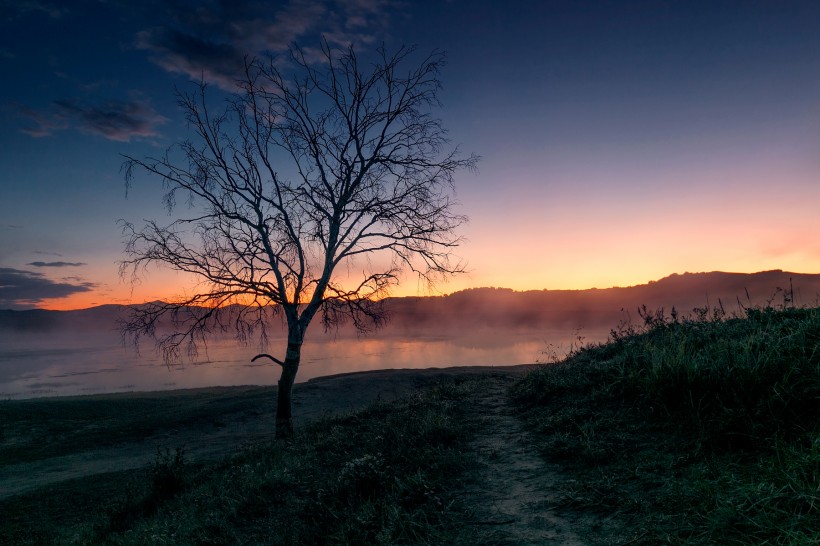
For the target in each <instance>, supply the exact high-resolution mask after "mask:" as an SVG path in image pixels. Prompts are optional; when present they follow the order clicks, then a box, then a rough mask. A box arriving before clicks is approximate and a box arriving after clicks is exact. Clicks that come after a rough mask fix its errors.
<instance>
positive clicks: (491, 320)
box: [0, 270, 820, 335]
mask: <svg viewBox="0 0 820 546" xmlns="http://www.w3.org/2000/svg"><path fill="white" fill-rule="evenodd" d="M792 291H793V294H794V300H795V303H796V304H797V305H820V303H818V302H820V274H803V273H790V272H787V271H780V270H775V271H763V272H760V273H751V274H746V273H723V272H711V273H683V274H674V275H670V276H668V277H664V278H663V279H660V280H657V281H652V282H649V283H647V284H640V285H636V286H629V287H615V288H603V289H596V288H593V289H588V290H530V291H524V292H516V291H513V290H510V289H506V288H474V289H469V290H462V291H460V292H455V293H453V294H450V295H448V296H434V297H404V298H389V299H387V300H385V307H386V309H387V311H388V313H389V316H390V321H389V323H388V326H387V327H386V328H385V329H384V330H383V331H382V332H381V333H380V335H391V334H400V333H406V332H411V333H431V332H432V333H440V334H442V335H446V334H448V333H450V332H452V331H454V330H462V329H469V330H476V329H482V328H490V329H500V328H505V329H509V328H526V329H573V328H579V327H580V328H586V329H591V328H599V329H600V328H611V327H614V326H615V325H617V324H618V322H619V321H621V320H626V319H628V318H630V317H631V318H632V319H633V320H639V317H638V315H637V309H638V307H640V306H642V305H646V307H647V308H649V309H650V310H654V309H659V308H663V309H664V310H665V311H666V312H667V313H669V311H670V310H671V309H672V307H675V309H676V310H677V311H678V312H679V313H681V314H689V313H691V312H692V310H693V309H694V308H696V307H701V308H702V307H706V306H707V305H708V306H711V307H713V308H714V307H718V306H720V305H722V306H723V308H724V309H725V310H726V311H727V312H729V313H731V312H735V311H740V310H741V306H743V307H749V306H760V305H766V304H768V303H771V304H772V305H776V306H777V305H782V304H783V303H784V295H785V294H791V293H792ZM127 311H128V307H126V306H120V305H103V306H100V307H93V308H90V309H83V310H77V311H47V310H42V309H35V310H29V311H11V310H4V311H0V330H4V331H6V332H8V331H60V330H84V331H87V330H89V329H94V330H100V331H111V332H114V331H116V328H117V321H118V319H119V318H122V317H125V316H126V315H127ZM314 328H315V330H316V331H319V330H321V327H320V326H318V325H316V326H315V327H314ZM346 332H347V330H345V329H343V330H342V332H341V333H346Z"/></svg>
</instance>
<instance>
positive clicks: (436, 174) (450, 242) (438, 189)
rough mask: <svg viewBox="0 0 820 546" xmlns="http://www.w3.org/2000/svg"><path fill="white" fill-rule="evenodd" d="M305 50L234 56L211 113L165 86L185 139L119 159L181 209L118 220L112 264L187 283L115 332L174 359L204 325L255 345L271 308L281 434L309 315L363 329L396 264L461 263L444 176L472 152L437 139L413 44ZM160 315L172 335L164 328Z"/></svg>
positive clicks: (287, 428) (399, 267) (431, 275)
mask: <svg viewBox="0 0 820 546" xmlns="http://www.w3.org/2000/svg"><path fill="white" fill-rule="evenodd" d="M317 53H318V55H316V54H313V53H311V54H310V55H308V54H307V53H306V52H305V51H304V50H302V49H300V48H298V47H294V48H292V49H291V51H290V56H289V65H288V66H290V67H292V68H293V69H292V70H291V71H289V72H287V73H285V72H284V71H283V69H281V68H280V66H282V65H280V64H278V63H277V60H276V59H272V58H269V59H265V60H254V61H250V62H248V63H246V69H245V77H244V79H243V80H242V81H241V82H239V83H238V85H239V88H238V89H239V90H240V91H238V92H237V93H236V94H235V95H233V96H232V97H231V98H230V99H229V101H228V102H227V107H225V108H224V109H221V110H220V111H219V113H218V114H216V115H215V114H214V113H212V112H211V111H210V109H209V107H208V106H207V105H206V100H205V99H206V86H205V84H204V83H202V84H200V86H199V88H198V89H197V90H196V91H195V92H193V93H178V98H179V104H180V105H181V106H182V108H183V109H184V111H185V114H186V118H187V121H188V124H189V128H190V129H191V130H192V132H193V134H194V138H193V139H192V140H187V141H185V142H183V143H181V144H177V145H174V146H171V147H170V148H169V149H168V150H167V151H166V153H165V154H164V155H163V156H162V157H161V158H154V157H147V158H143V159H137V158H134V157H131V156H126V162H125V164H124V166H123V167H124V171H125V179H126V187H127V188H128V187H130V184H131V183H132V180H133V175H134V172H135V169H137V170H139V169H141V170H144V171H147V172H148V173H152V174H153V175H157V176H159V177H161V178H162V180H163V182H164V185H165V188H166V190H167V193H166V194H165V198H164V202H165V205H166V206H167V208H168V210H169V212H170V211H172V210H174V207H175V205H176V203H177V200H178V198H180V197H184V198H185V199H186V200H187V201H188V202H189V204H190V206H191V207H192V208H191V210H192V211H193V212H191V214H190V215H189V216H188V217H185V218H178V219H176V220H175V221H173V222H172V223H170V224H169V225H167V226H161V225H159V224H158V223H156V222H154V221H148V222H147V223H146V224H145V225H144V226H143V227H142V228H140V229H137V228H135V227H134V226H133V225H132V224H130V223H127V222H123V223H122V225H123V231H124V234H125V239H126V248H125V251H126V254H127V259H126V260H124V261H123V262H122V264H121V272H122V273H123V274H124V275H125V274H131V275H134V276H136V275H137V274H138V273H139V272H141V271H142V270H143V269H144V267H145V266H147V265H148V264H151V263H159V264H162V265H164V266H168V267H170V268H172V269H174V270H177V271H181V272H185V273H193V274H194V275H196V276H198V277H199V279H200V280H201V281H202V282H201V283H200V284H198V285H197V286H196V287H195V288H194V291H193V292H192V294H191V295H188V296H185V297H180V298H179V299H178V300H175V301H173V302H156V303H151V304H146V305H143V306H141V307H140V308H139V309H138V310H136V311H135V312H134V314H133V315H132V316H131V317H130V318H129V320H127V321H126V323H125V324H124V326H123V331H124V333H125V334H128V335H130V336H132V337H133V339H134V341H135V342H138V341H139V338H140V337H142V336H146V335H147V336H150V337H152V338H153V339H154V340H155V341H156V342H157V343H158V346H159V347H160V348H161V349H162V351H163V353H164V355H165V357H166V358H167V359H175V358H179V356H180V354H181V351H182V349H183V348H185V347H187V348H188V350H189V351H196V345H197V344H198V343H201V342H205V341H206V339H207V336H208V334H210V333H213V332H214V331H217V330H221V331H226V330H228V329H229V328H230V329H231V330H233V331H234V332H235V334H236V335H237V336H238V337H239V338H241V339H247V336H248V335H250V334H252V333H255V332H256V331H257V330H256V329H257V328H259V329H261V330H260V331H261V335H262V336H263V337H265V338H266V337H267V333H266V332H267V330H266V323H267V321H269V319H270V318H271V316H272V315H274V314H278V313H281V314H283V315H284V320H285V321H286V324H287V336H288V337H287V349H286V351H285V356H284V359H283V360H279V359H274V360H275V361H277V362H278V363H279V364H280V366H281V368H282V369H281V377H280V379H279V389H278V403H277V413H276V435H277V437H283V436H289V435H291V434H292V432H293V425H292V418H291V394H292V389H293V383H294V379H295V377H296V374H297V371H298V369H299V361H300V354H301V349H302V343H303V342H304V340H305V334H306V332H307V330H308V326H309V325H310V323H311V321H312V320H313V319H314V317H315V316H316V315H317V314H319V315H320V316H321V317H322V318H323V321H324V324H325V326H326V327H330V326H333V325H335V324H338V323H339V322H340V321H342V320H344V319H346V318H349V319H352V323H353V324H354V325H355V326H356V328H358V329H359V330H360V331H366V330H368V329H369V328H371V327H374V326H378V325H379V323H380V322H381V321H382V320H383V318H384V316H383V314H382V308H381V307H380V305H379V303H378V300H379V299H380V298H382V297H383V296H384V295H385V294H386V293H387V291H388V289H389V288H390V287H391V286H393V285H395V284H396V283H398V280H399V273H400V272H401V271H403V270H405V271H406V270H410V271H412V272H415V273H416V274H418V275H420V276H421V277H422V278H423V279H425V280H426V281H429V282H433V281H435V280H437V279H438V278H439V277H440V276H442V275H444V276H446V275H449V274H453V273H457V272H460V271H462V269H463V268H462V265H461V264H460V263H459V262H458V261H457V260H455V259H454V257H453V255H452V250H453V248H454V247H456V246H457V245H458V243H459V241H460V239H459V237H458V235H457V234H456V233H455V230H456V228H458V227H459V226H460V225H461V224H462V223H463V222H464V221H466V218H465V217H463V216H460V215H458V214H456V213H455V211H454V200H453V197H452V196H453V175H454V173H455V172H456V171H457V170H459V169H462V168H467V169H474V168H475V166H476V163H477V161H478V157H477V156H474V155H471V156H469V157H467V158H463V157H461V156H460V154H459V152H458V149H457V148H453V147H450V146H449V141H448V139H447V135H446V131H445V130H444V128H443V127H442V123H441V120H440V119H439V118H437V117H435V116H434V115H433V114H432V112H433V110H434V109H435V108H437V107H438V106H440V104H439V101H438V98H437V93H438V91H439V89H440V81H439V70H440V68H441V67H442V65H443V62H444V56H443V54H442V53H441V52H438V51H433V52H432V53H431V54H429V55H427V56H425V57H423V58H421V60H420V62H419V61H416V62H414V61H413V58H414V57H415V55H416V52H415V50H414V48H407V47H402V48H401V49H399V50H398V51H397V52H395V53H393V54H391V53H388V52H387V51H386V50H385V49H384V47H382V48H380V49H379V50H378V51H377V54H376V61H375V62H374V63H372V64H371V63H367V64H366V63H364V62H363V61H361V60H360V59H359V57H358V56H357V53H356V52H355V51H354V49H353V47H348V48H346V49H335V48H332V47H330V46H329V45H328V44H327V43H326V42H325V43H323V44H322V47H321V49H320V51H318V52H317ZM365 64H366V66H365ZM354 260H355V261H354ZM340 271H341V272H343V274H342V275H339V272H340ZM356 272H358V273H356ZM354 273H355V274H354ZM168 316H170V317H172V324H173V326H174V328H173V329H171V330H168V331H164V330H163V329H162V328H161V327H160V324H165V322H163V321H162V318H163V317H168ZM271 358H273V357H271Z"/></svg>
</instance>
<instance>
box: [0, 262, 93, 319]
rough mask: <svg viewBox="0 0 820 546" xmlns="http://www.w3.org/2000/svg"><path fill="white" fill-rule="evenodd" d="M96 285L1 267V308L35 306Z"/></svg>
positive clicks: (88, 289)
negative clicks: (60, 279) (56, 279)
mask: <svg viewBox="0 0 820 546" xmlns="http://www.w3.org/2000/svg"><path fill="white" fill-rule="evenodd" d="M95 286H96V285H95V284H94V283H90V282H80V283H76V284H72V283H67V282H56V281H53V280H51V279H48V278H46V277H45V276H44V275H43V274H42V273H33V272H31V271H23V270H21V269H14V268H11V267H0V308H2V309H24V308H28V307H34V306H36V305H38V304H39V303H41V302H42V301H43V300H46V299H51V298H64V297H66V296H70V295H72V294H77V293H79V292H90V291H91V290H93V289H94V287H95Z"/></svg>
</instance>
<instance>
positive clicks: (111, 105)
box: [19, 99, 167, 142]
mask: <svg viewBox="0 0 820 546" xmlns="http://www.w3.org/2000/svg"><path fill="white" fill-rule="evenodd" d="M53 106H54V107H53V108H52V109H51V110H50V111H48V112H36V111H34V110H30V109H27V108H19V111H20V113H21V114H22V115H23V116H24V117H26V118H28V119H29V120H30V121H31V122H32V123H33V124H34V126H33V127H27V128H24V129H22V131H23V132H24V133H26V134H28V135H29V136H32V137H37V138H39V137H46V136H51V135H53V134H54V133H55V132H56V131H60V130H63V129H67V128H69V127H71V126H76V127H77V128H78V129H79V130H80V131H82V132H84V133H88V134H93V135H97V136H101V137H103V138H106V139H108V140H115V141H118V142H129V141H130V140H131V139H132V138H150V137H155V136H158V135H159V132H158V126H159V125H162V124H163V123H165V122H166V121H167V119H166V118H165V117H164V116H162V115H160V114H159V113H157V112H156V110H154V108H153V107H152V106H151V105H150V104H149V103H148V102H147V101H144V100H131V101H104V102H99V103H96V104H89V103H82V102H80V101H77V100H74V99H62V100H55V101H53Z"/></svg>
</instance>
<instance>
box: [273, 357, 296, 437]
mask: <svg viewBox="0 0 820 546" xmlns="http://www.w3.org/2000/svg"><path fill="white" fill-rule="evenodd" d="M301 354H302V344H301V343H293V342H290V341H289V342H288V351H287V353H286V354H285V363H284V365H283V366H282V375H281V376H280V377H279V390H278V391H277V393H276V438H279V439H282V438H290V437H291V436H293V397H292V395H293V382H294V380H295V379H296V372H297V371H299V360H300V359H301Z"/></svg>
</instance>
